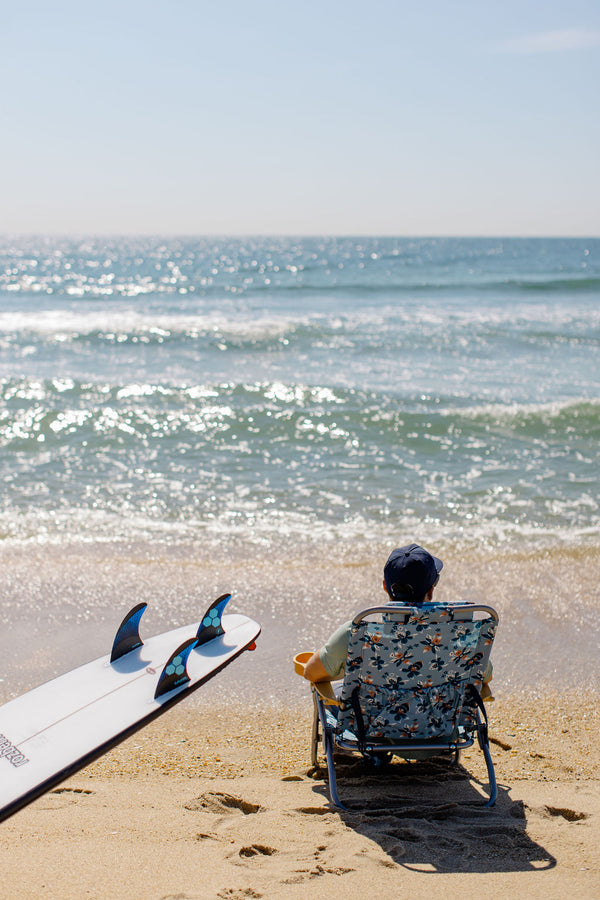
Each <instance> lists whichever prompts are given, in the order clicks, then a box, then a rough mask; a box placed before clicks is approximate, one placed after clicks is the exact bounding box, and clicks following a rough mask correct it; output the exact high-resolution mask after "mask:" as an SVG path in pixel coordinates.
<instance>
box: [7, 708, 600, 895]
mask: <svg viewBox="0 0 600 900" xmlns="http://www.w3.org/2000/svg"><path fill="white" fill-rule="evenodd" d="M597 701H598V698H597V697H596V696H594V695H590V694H588V695H587V696H581V695H580V694H577V695H573V696H566V695H562V696H557V697H552V698H546V699H545V700H544V701H533V700H530V699H523V698H521V697H519V696H516V697H514V696H513V697H510V698H505V699H503V700H496V702H495V703H494V704H493V705H492V707H491V709H490V714H491V734H492V740H493V746H492V750H493V756H494V760H495V763H496V772H497V776H498V783H499V795H498V802H497V804H496V807H495V808H494V809H492V810H488V809H485V808H483V807H482V806H481V796H482V783H483V786H484V787H485V780H486V772H485V764H484V762H483V758H482V755H481V753H480V752H479V751H478V750H476V749H475V748H473V749H471V750H470V751H467V752H466V753H464V754H463V757H462V759H461V765H460V766H459V767H458V768H454V769H453V768H450V767H448V766H447V765H446V764H441V763H432V762H430V763H418V764H405V763H400V762H399V763H394V764H393V765H392V766H391V767H390V769H389V770H388V771H387V773H386V775H385V776H383V775H379V776H373V775H372V774H369V773H368V772H367V771H366V770H365V769H364V768H363V767H362V766H361V765H355V766H352V767H346V768H345V769H344V770H342V771H343V772H344V773H345V774H344V777H341V778H340V781H339V788H340V793H341V795H342V797H343V798H344V799H345V800H346V801H347V802H349V803H351V804H352V805H353V806H355V807H358V808H357V809H354V810H353V811H352V812H348V813H340V812H339V811H334V810H333V809H332V808H331V806H330V805H329V803H328V798H327V793H326V781H325V778H324V772H323V771H320V772H316V773H315V772H312V771H311V770H310V761H309V752H308V737H309V728H310V705H309V700H308V698H307V702H306V705H305V706H303V707H302V708H301V709H300V710H299V711H298V712H297V713H296V714H295V715H294V714H293V713H292V712H290V711H289V710H283V709H282V710H278V709H273V708H272V707H271V708H260V707H256V708H248V707H246V708H244V709H243V710H231V709H228V711H227V712H221V713H218V712H214V711H205V710H202V708H201V707H200V706H196V705H193V701H192V700H190V701H187V702H186V703H184V704H182V705H181V706H180V707H178V708H176V709H174V710H173V711H171V712H169V713H167V714H166V715H165V716H163V717H162V718H161V719H160V720H158V721H157V722H155V723H153V724H152V725H150V726H149V727H148V728H146V729H144V730H143V731H141V732H139V733H138V734H137V735H135V736H134V737H132V738H130V739H129V740H128V741H127V742H125V743H124V744H122V745H121V746H120V747H118V748H116V749H115V750H113V751H112V752H111V753H110V754H108V755H107V756H105V757H104V758H102V759H101V760H99V761H97V762H96V763H95V764H94V765H92V766H90V767H88V768H87V769H85V770H83V771H81V772H80V773H79V774H77V775H76V776H74V777H73V778H71V779H70V780H69V781H67V782H64V783H63V784H62V785H60V786H59V787H58V788H57V789H56V790H54V791H52V792H51V793H49V794H47V795H45V796H43V797H41V798H39V799H38V800H37V801H36V802H35V803H33V804H32V805H30V806H29V807H28V808H26V809H24V810H22V811H20V812H19V813H17V814H16V815H15V816H13V817H12V818H11V819H9V820H8V821H6V822H4V823H3V824H2V825H0V840H1V866H2V879H1V882H0V895H1V896H2V898H11V900H13V898H19V900H20V898H36V900H37V898H40V897H51V898H60V900H70V898H77V900H79V898H99V900H120V898H131V900H138V898H139V900H160V898H164V900H166V898H169V900H175V898H177V900H196V898H222V900H223V898H227V900H247V898H259V897H264V898H278V897H284V898H287V897H289V898H306V897H307V896H308V897H311V896H315V895H317V894H319V895H324V896H327V895H332V893H333V892H335V895H342V894H343V895H345V896H348V897H351V898H363V897H364V898H371V897H373V898H382V900H387V898H389V900H392V898H394V900H395V898H398V897H404V896H406V897H411V898H417V900H418V898H428V900H431V898H437V897H444V898H446V897H450V896H459V895H464V894H468V895H471V896H487V897H491V898H498V897H500V898H502V897H507V898H508V897H511V898H512V897H514V896H516V895H519V894H520V895H522V896H526V897H528V898H538V897H539V898H544V900H552V898H563V897H565V896H568V897H569V898H576V897H581V898H594V900H595V898H597V897H598V896H600V874H599V873H600V850H599V841H598V838H599V836H600V829H599V825H600V784H599V781H598V773H599V770H600V762H599V759H600V739H599V728H600V714H599V712H598V702H597Z"/></svg>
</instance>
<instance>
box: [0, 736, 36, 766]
mask: <svg viewBox="0 0 600 900" xmlns="http://www.w3.org/2000/svg"><path fill="white" fill-rule="evenodd" d="M0 757H4V758H5V759H7V760H8V761H9V763H10V764H11V766H14V767H15V769H18V767H19V766H24V765H25V763H28V762H29V760H28V759H27V757H26V756H24V755H23V754H22V753H21V751H20V750H19V748H18V747H15V745H14V744H11V742H10V741H9V739H8V738H7V737H5V736H4V735H3V734H0Z"/></svg>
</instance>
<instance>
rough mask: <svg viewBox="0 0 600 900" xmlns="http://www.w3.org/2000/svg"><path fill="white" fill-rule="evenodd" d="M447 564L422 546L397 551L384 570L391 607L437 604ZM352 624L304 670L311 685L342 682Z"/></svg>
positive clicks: (487, 695)
mask: <svg viewBox="0 0 600 900" xmlns="http://www.w3.org/2000/svg"><path fill="white" fill-rule="evenodd" d="M443 565H444V564H443V562H442V561H441V559H438V558H437V557H436V556H432V555H431V553H428V552H427V550H425V549H424V548H423V547H419V545H418V544H408V545H407V546H406V547H398V548H397V549H396V550H393V551H392V552H391V554H390V556H389V558H388V561H387V562H386V564H385V566H384V569H383V589H384V591H385V592H386V593H387V595H388V597H389V602H390V603H405V604H409V605H411V606H420V605H421V604H423V603H432V602H433V590H434V588H435V586H436V585H437V583H438V581H439V577H440V572H441V571H442V568H443ZM351 626H352V621H348V622H345V623H344V624H343V625H341V626H340V627H339V628H338V629H336V631H334V632H333V634H332V635H331V637H330V638H329V640H328V641H327V643H326V644H325V645H324V646H323V647H321V649H320V650H318V651H317V652H316V653H313V655H312V656H311V658H310V659H309V660H308V662H307V663H306V665H305V667H304V677H305V678H307V679H308V681H312V682H319V681H335V679H337V678H342V677H343V675H344V669H345V666H346V657H347V656H348V640H349V638H350V629H351ZM491 677H492V667H491V664H488V668H487V670H486V673H485V677H484V689H483V692H482V696H483V697H484V698H485V699H489V698H491V692H490V690H489V688H488V687H487V682H489V681H490V680H491Z"/></svg>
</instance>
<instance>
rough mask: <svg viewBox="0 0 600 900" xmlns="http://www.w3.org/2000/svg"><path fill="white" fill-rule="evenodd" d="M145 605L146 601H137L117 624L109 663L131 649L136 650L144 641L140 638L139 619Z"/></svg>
mask: <svg viewBox="0 0 600 900" xmlns="http://www.w3.org/2000/svg"><path fill="white" fill-rule="evenodd" d="M147 606H148V604H147V603H138V605H137V606H134V607H133V609H131V610H129V612H128V613H127V615H126V616H125V618H124V619H123V621H122V622H121V624H120V625H119V629H118V631H117V634H116V637H115V639H114V641H113V645H112V652H111V654H110V661H111V663H113V662H115V661H116V660H117V659H121V657H122V656H125V654H126V653H129V652H130V651H131V650H137V648H138V647H141V646H142V644H143V643H144V642H143V641H142V639H141V638H140V619H141V618H142V615H143V613H144V610H145V609H146V607H147Z"/></svg>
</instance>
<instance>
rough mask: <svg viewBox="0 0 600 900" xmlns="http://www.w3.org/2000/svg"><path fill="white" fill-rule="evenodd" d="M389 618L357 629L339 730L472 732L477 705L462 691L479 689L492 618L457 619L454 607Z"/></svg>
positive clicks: (387, 735)
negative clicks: (401, 617) (468, 688)
mask: <svg viewBox="0 0 600 900" xmlns="http://www.w3.org/2000/svg"><path fill="white" fill-rule="evenodd" d="M463 609H464V607H463ZM387 618H388V621H384V622H382V623H373V622H365V621H363V622H360V623H359V624H357V625H353V627H352V634H351V637H350V642H349V645H348V661H347V663H346V675H345V678H344V682H343V686H342V692H341V695H340V701H341V705H340V713H339V716H338V721H337V725H336V732H337V734H338V735H341V734H343V733H344V731H346V730H348V731H351V732H353V733H354V734H356V735H357V736H359V737H360V739H361V741H362V742H364V741H367V740H377V741H384V742H388V743H395V742H397V741H404V740H405V741H411V740H413V741H415V740H418V741H419V742H422V741H426V740H432V739H433V740H438V741H439V740H444V741H456V740H457V738H458V737H459V734H461V732H464V731H468V730H469V729H470V730H473V729H475V728H476V726H477V723H476V716H475V710H476V708H477V707H476V705H475V701H474V699H473V697H472V695H471V694H469V696H468V697H466V696H465V693H466V688H467V685H468V684H472V685H473V686H474V687H475V688H477V689H478V690H481V687H482V684H483V677H484V674H485V670H486V667H487V665H488V661H489V656H490V650H491V647H492V642H493V640H494V633H495V629H496V623H495V621H494V620H493V619H489V618H488V619H485V620H483V619H479V620H472V619H471V620H470V621H469V620H466V621H465V620H464V619H460V618H459V619H458V620H456V619H455V618H454V615H453V612H452V608H451V607H443V608H440V607H438V608H437V609H436V610H435V611H431V612H423V611H421V610H417V609H415V610H413V612H412V613H411V614H410V615H408V616H404V617H403V618H404V619H406V620H407V621H398V619H395V620H394V618H391V617H390V616H388V617H387Z"/></svg>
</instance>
